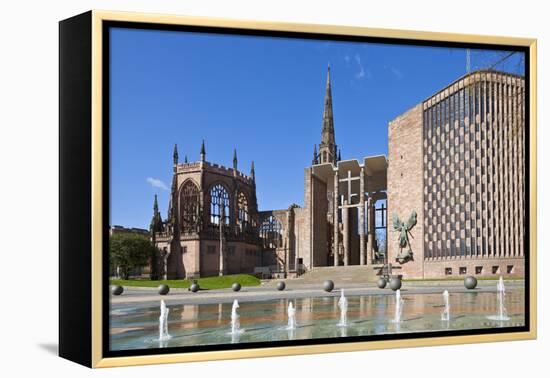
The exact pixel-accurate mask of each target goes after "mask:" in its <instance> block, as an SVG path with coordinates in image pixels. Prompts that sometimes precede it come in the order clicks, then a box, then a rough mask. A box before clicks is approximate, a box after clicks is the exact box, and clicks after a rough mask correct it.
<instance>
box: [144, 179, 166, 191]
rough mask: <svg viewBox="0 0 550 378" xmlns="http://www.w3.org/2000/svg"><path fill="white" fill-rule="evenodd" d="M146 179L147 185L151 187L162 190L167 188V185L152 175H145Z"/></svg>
mask: <svg viewBox="0 0 550 378" xmlns="http://www.w3.org/2000/svg"><path fill="white" fill-rule="evenodd" d="M146 181H147V183H149V185H151V186H152V187H153V188H159V189H162V190H168V186H166V184H165V183H164V182H163V181H162V180H159V179H156V178H153V177H147V179H146Z"/></svg>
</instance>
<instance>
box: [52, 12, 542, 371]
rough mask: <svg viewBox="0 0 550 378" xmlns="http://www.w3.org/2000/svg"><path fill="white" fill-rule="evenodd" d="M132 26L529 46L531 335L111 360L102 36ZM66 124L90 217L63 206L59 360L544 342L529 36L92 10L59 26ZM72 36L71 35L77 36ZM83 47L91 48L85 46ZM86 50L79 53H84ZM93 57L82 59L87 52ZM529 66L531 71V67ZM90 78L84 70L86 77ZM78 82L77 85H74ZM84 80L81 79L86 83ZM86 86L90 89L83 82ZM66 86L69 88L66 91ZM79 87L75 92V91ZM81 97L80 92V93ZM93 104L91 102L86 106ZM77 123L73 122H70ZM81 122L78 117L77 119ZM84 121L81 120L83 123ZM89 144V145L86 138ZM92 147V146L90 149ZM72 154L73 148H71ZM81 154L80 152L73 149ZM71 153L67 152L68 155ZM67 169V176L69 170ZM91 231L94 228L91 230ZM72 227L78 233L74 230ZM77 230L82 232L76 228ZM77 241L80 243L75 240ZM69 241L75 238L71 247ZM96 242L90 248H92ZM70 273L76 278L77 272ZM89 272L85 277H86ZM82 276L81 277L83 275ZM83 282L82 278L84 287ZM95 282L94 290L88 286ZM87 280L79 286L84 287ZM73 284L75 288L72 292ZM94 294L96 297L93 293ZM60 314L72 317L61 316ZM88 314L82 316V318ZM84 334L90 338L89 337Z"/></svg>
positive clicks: (533, 49) (107, 363)
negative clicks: (109, 28)
mask: <svg viewBox="0 0 550 378" xmlns="http://www.w3.org/2000/svg"><path fill="white" fill-rule="evenodd" d="M112 21H116V22H128V23H138V24H160V25H186V26H198V27H215V28H229V29H241V30H260V31H264V32H270V31H277V32H281V31H283V32H291V33H292V32H297V33H313V34H322V35H334V36H355V37H376V38H388V39H399V40H409V41H413V42H414V41H433V42H442V43H445V42H453V43H474V44H479V45H483V44H490V45H503V46H507V45H509V46H522V47H525V48H527V49H528V54H529V66H528V69H529V71H528V72H529V77H528V79H529V93H528V96H529V109H528V116H529V167H528V169H529V183H528V187H529V193H528V196H529V235H528V239H529V260H528V262H529V267H528V268H529V276H528V277H526V279H528V280H529V286H528V288H529V292H528V293H526V294H525V295H526V296H528V297H529V301H528V303H529V308H528V309H526V311H528V312H527V313H528V316H529V330H528V331H526V332H512V333H498V334H478V335H461V336H453V337H447V336H446V337H430V338H404V339H399V340H377V341H361V342H345V343H330V344H314V345H299V346H283V347H280V346H276V347H265V348H255V349H236V350H216V351H206V352H188V353H170V354H152V355H139V356H125V357H104V354H103V338H104V323H103V312H104V305H105V297H104V293H105V292H104V290H103V284H104V279H105V275H104V255H103V254H104V248H105V246H104V245H103V240H104V239H103V236H104V232H105V224H104V223H105V217H104V213H103V197H104V196H105V189H106V188H105V186H104V180H103V178H104V167H105V164H106V162H105V161H103V149H104V147H105V146H104V145H103V142H104V135H103V133H104V132H105V130H104V129H103V121H104V119H105V114H104V113H103V106H104V101H105V99H104V97H103V90H104V88H103V76H102V74H103V72H102V67H103V65H104V64H105V62H104V56H103V48H104V44H103V42H104V41H103V38H104V37H105V34H104V24H105V23H106V22H112ZM60 28H61V29H60V30H61V33H60V45H61V48H60V62H61V63H60V76H61V79H60V87H61V92H62V93H61V95H60V96H61V97H60V98H61V101H60V113H61V116H60V119H61V120H60V123H61V126H60V127H61V134H62V135H61V143H60V145H61V149H62V151H61V157H60V160H61V163H60V164H61V166H62V169H61V186H62V193H61V195H60V197H61V198H63V197H64V196H66V198H67V201H68V199H69V198H71V199H77V198H79V196H83V195H88V194H89V202H86V204H87V205H86V206H88V205H89V207H88V209H89V211H88V210H87V211H88V212H87V213H85V214H80V215H79V214H72V215H71V214H69V213H68V212H70V210H67V209H65V208H64V207H63V206H64V203H63V201H61V204H60V206H61V212H60V218H61V223H62V227H61V231H60V238H61V245H60V254H61V257H60V260H61V262H60V264H61V268H60V355H61V356H62V357H65V358H68V359H71V360H73V361H76V362H79V363H82V364H84V365H87V366H89V367H94V368H96V367H97V368H99V367H115V366H129V365H144V364H161V363H174V362H192V361H209V360H221V359H238V358H252V357H270V356H285V355H297V354H314V353H329V352H349V351H361V350H373V349H387V348H409V347H425V346H436V345H449V344H468V343H484V342H497V341H514V340H527V339H535V338H536V337H537V317H536V314H537V297H536V293H537V265H536V260H537V252H536V250H537V238H536V235H537V231H536V230H537V217H536V213H537V211H536V209H537V131H536V130H537V118H536V117H537V41H536V39H528V38H513V37H501V36H483V35H469V34H453V33H436V32H425V31H411V30H393V29H377V28H368V27H352V26H336V25H317V24H294V23H279V22H259V21H251V20H232V19H218V18H209V17H188V16H175V15H162V14H143V13H130V12H111V11H100V10H94V11H90V12H88V13H86V14H84V15H81V16H76V17H75V18H73V19H69V20H66V21H62V22H61V24H60ZM78 33H83V36H82V39H81V40H79V39H78V38H77V37H78V35H79V34H78ZM69 34H72V36H70V35H69ZM83 41H84V42H83ZM79 49H80V50H79ZM84 52H85V53H86V54H84V55H83V53H84ZM74 54H80V58H78V59H80V60H78V59H77V60H76V63H78V62H88V59H89V63H83V64H85V65H87V67H88V68H89V77H87V78H83V77H82V72H81V73H74V74H73V75H72V76H71V75H68V74H67V73H66V71H65V69H68V68H67V67H68V64H69V63H68V61H66V59H73V60H72V61H73V62H75V60H74V59H75V58H74V56H75V55H74ZM526 68H527V67H526ZM83 72H84V73H85V72H86V71H85V70H84V71H83ZM71 80H72V81H71ZM79 80H80V81H79ZM82 80H84V84H82ZM75 82H78V83H81V84H79V85H81V88H82V93H84V94H86V91H90V92H89V97H84V98H82V97H79V96H72V97H73V98H70V97H71V96H69V94H68V93H67V94H65V95H64V94H63V91H64V90H65V91H69V90H71V89H70V88H71V87H70V86H71V85H74V83H75ZM64 85H67V86H64ZM73 88H74V87H73ZM73 94H74V92H73ZM88 100H89V101H90V102H89V103H87V101H88ZM71 101H80V102H81V104H80V105H79V106H80V107H81V108H82V109H85V110H86V111H87V113H86V112H85V113H86V114H84V115H83V114H80V115H74V114H73V115H71V114H70V110H68V108H69V107H71V105H72V102H71ZM73 109H74V108H73ZM71 117H73V118H71ZM75 117H76V118H75ZM78 117H80V118H78ZM86 120H89V126H88V127H86V128H84V129H83V130H84V131H82V132H83V133H85V134H86V135H83V136H82V138H84V139H82V140H84V141H87V142H89V153H90V156H89V162H90V168H89V171H86V172H83V173H81V174H82V175H87V177H89V180H87V181H83V182H82V185H83V188H85V187H86V186H87V185H90V186H89V191H88V192H87V193H88V194H86V193H83V192H80V193H79V192H77V191H76V189H78V188H75V189H74V190H75V191H74V192H70V189H67V190H64V189H63V187H64V183H65V181H64V177H65V176H64V172H66V174H67V175H69V174H71V172H72V171H71V169H72V168H71V167H70V166H69V165H67V166H66V167H65V166H64V165H63V164H64V163H63V161H64V159H67V155H64V153H65V152H64V151H66V150H67V149H70V148H68V147H67V149H64V148H65V147H64V146H65V144H64V143H69V144H70V143H74V142H72V141H71V140H70V139H71V137H70V135H69V134H67V136H66V137H64V132H69V133H70V132H77V131H74V130H73V131H67V130H68V128H69V124H68V123H69V122H71V124H72V125H73V127H75V126H74V122H75V121H79V122H82V121H86ZM87 138H89V139H87ZM87 142H86V143H87ZM67 151H68V150H67ZM73 152H74V150H73ZM67 153H68V152H67ZM63 167H65V170H64V169H63ZM71 216H72V217H79V216H85V217H87V216H89V222H88V223H84V224H80V225H76V224H74V223H73V224H71V223H72V222H71V221H70V219H75V218H71ZM88 226H89V228H88ZM71 227H73V228H71ZM74 227H80V228H79V229H76V228H74ZM69 233H76V234H75V235H76V236H80V235H81V233H82V234H87V235H88V236H87V238H86V239H81V240H84V241H85V243H84V245H83V246H81V249H82V250H85V252H83V254H84V256H85V258H82V260H72V259H76V257H70V256H68V255H69V253H70V252H71V251H74V248H73V249H71V246H74V245H76V244H74V243H76V241H73V244H71V241H70V240H68V238H69V236H68V235H69ZM76 236H75V237H76ZM64 240H68V241H67V242H65V241H64ZM86 241H89V245H88V244H87V243H86ZM69 271H71V272H72V273H70V272H69ZM80 273H82V274H80ZM77 276H80V277H77ZM79 280H83V281H82V282H80V281H79ZM85 281H86V282H88V281H89V284H86V282H85ZM79 282H80V283H79ZM71 285H72V286H71ZM88 289H89V295H88V294H87V292H88ZM77 290H82V292H81V293H80V295H81V296H82V297H81V298H80V300H82V301H84V302H82V303H84V304H85V305H84V307H81V309H80V310H81V311H88V310H89V316H86V317H84V318H83V319H81V320H80V322H79V323H78V324H72V325H68V322H67V319H68V317H69V316H77V314H73V313H72V312H71V311H73V310H71V309H72V308H73V307H75V306H79V305H78V303H75V302H74V298H72V296H74V295H76V291H77ZM61 313H64V314H66V315H63V316H61ZM80 316H82V313H81V314H80ZM78 330H80V332H79V333H80V335H78V338H79V339H80V340H83V342H82V344H89V348H88V347H87V346H86V347H83V348H81V349H80V351H78V352H77V351H73V350H72V349H74V346H75V345H78V343H77V341H76V340H75V338H77V335H74V336H72V334H74V333H75V332H77V331H78ZM82 334H85V335H88V334H89V336H82Z"/></svg>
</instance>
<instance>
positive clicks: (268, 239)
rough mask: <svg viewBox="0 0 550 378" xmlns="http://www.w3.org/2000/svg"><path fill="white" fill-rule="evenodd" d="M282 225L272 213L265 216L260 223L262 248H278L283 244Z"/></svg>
mask: <svg viewBox="0 0 550 378" xmlns="http://www.w3.org/2000/svg"><path fill="white" fill-rule="evenodd" d="M282 230H283V227H282V226H281V222H279V221H278V220H277V218H275V217H274V216H273V215H270V216H269V217H268V218H266V219H265V220H264V221H263V222H262V224H261V225H260V237H261V238H262V240H263V245H264V248H278V247H282V245H283V232H282Z"/></svg>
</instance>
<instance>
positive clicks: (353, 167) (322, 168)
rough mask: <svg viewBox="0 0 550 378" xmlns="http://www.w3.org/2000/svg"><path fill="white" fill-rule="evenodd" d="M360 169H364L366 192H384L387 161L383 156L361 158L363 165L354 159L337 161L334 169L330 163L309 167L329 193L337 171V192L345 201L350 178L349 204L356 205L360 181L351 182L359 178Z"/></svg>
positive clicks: (332, 187)
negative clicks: (325, 185) (324, 184)
mask: <svg viewBox="0 0 550 378" xmlns="http://www.w3.org/2000/svg"><path fill="white" fill-rule="evenodd" d="M361 167H364V168H365V191H366V192H380V191H386V189H387V170H388V160H387V159H386V157H385V156H384V155H377V156H368V157H365V158H363V164H360V163H359V161H358V160H356V159H351V160H342V161H339V162H338V164H337V165H336V167H334V166H333V165H332V164H331V163H325V164H316V165H313V166H312V167H311V170H312V173H313V175H314V176H315V177H317V178H318V179H320V180H322V181H323V182H325V183H326V184H327V190H328V191H331V192H332V191H334V173H335V172H336V171H338V179H339V180H340V186H339V192H340V195H343V196H344V199H346V200H347V199H348V198H347V197H348V185H349V184H350V180H348V179H349V177H351V178H352V180H351V194H352V197H351V198H352V200H351V204H357V203H358V202H359V196H358V194H359V191H360V181H359V180H358V179H357V180H353V178H358V177H359V176H360V174H361ZM341 180H344V181H341ZM384 198H385V196H384Z"/></svg>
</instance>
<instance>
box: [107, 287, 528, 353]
mask: <svg viewBox="0 0 550 378" xmlns="http://www.w3.org/2000/svg"><path fill="white" fill-rule="evenodd" d="M164 301H165V303H166V306H167V308H168V309H169V312H168V319H167V324H168V327H167V332H168V334H169V336H170V337H160V338H159V318H160V319H162V317H161V307H160V300H159V302H158V304H157V305H156V306H154V307H130V306H129V307H123V308H117V309H114V310H111V312H110V319H111V328H110V343H111V344H110V345H111V350H129V349H146V348H159V347H161V348H162V347H178V346H193V345H206V344H230V343H247V342H262V341H279V340H299V339H314V338H330V337H346V336H367V335H379V334H393V333H411V332H426V331H445V330H464V329H483V328H496V327H517V326H523V325H525V308H524V290H523V288H514V289H511V290H508V291H506V296H505V298H504V301H505V302H504V305H505V306H506V309H507V315H508V316H507V320H492V319H491V318H494V315H495V314H498V313H499V306H500V303H499V301H498V296H497V293H494V292H493V293H489V292H461V293H452V292H451V293H449V296H448V307H447V306H446V301H445V298H444V296H443V295H442V293H438V294H407V293H406V292H401V308H400V309H399V311H400V317H399V321H395V309H396V297H395V296H394V295H365V296H352V295H350V296H347V297H346V314H345V316H346V326H342V324H341V317H342V307H341V304H342V302H341V296H340V295H337V296H326V297H318V298H296V299H276V300H268V301H254V302H246V301H245V300H243V299H239V302H238V308H234V302H233V301H231V302H228V303H219V304H199V305H197V304H176V303H171V302H170V299H168V298H166V299H164ZM339 301H340V306H339ZM290 302H292V307H293V309H294V314H293V315H294V317H295V327H288V324H289V322H288V316H289V311H288V308H289V304H290ZM446 309H447V310H448V313H447V314H444V316H442V314H443V313H444V312H445V310H446ZM235 311H238V314H237V313H235ZM232 315H233V317H232ZM236 315H237V316H238V321H239V332H231V331H232V318H233V321H234V320H235V316H236ZM339 323H340V324H339ZM233 325H234V323H233Z"/></svg>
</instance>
